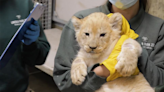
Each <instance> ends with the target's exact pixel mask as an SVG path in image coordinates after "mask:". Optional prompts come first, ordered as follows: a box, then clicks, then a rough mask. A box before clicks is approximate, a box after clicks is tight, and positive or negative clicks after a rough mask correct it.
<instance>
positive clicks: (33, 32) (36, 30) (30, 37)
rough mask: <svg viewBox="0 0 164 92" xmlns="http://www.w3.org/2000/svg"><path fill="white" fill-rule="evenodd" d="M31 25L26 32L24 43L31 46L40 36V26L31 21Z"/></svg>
mask: <svg viewBox="0 0 164 92" xmlns="http://www.w3.org/2000/svg"><path fill="white" fill-rule="evenodd" d="M30 23H31V24H30V25H29V27H28V29H27V30H26V31H25V33H24V36H23V40H22V42H23V43H24V44H25V45H30V44H31V43H33V42H35V41H36V40H37V38H38V37H39V34H40V26H39V23H38V22H37V21H36V20H34V19H33V18H32V19H31V22H30Z"/></svg>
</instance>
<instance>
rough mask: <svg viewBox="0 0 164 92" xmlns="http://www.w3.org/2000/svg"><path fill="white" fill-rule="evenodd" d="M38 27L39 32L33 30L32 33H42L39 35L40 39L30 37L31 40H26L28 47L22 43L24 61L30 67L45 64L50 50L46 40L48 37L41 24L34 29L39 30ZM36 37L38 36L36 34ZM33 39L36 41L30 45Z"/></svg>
mask: <svg viewBox="0 0 164 92" xmlns="http://www.w3.org/2000/svg"><path fill="white" fill-rule="evenodd" d="M37 27H40V28H38V30H32V31H35V32H37V31H40V33H38V36H39V37H37V38H35V37H33V36H31V35H30V36H29V38H30V39H28V38H26V39H27V43H28V45H26V44H24V43H22V61H23V62H25V64H27V65H30V66H34V65H41V64H43V63H44V62H45V60H46V57H47V55H48V52H49V49H50V45H49V42H48V41H47V39H46V36H45V34H44V31H43V29H42V27H41V24H37V26H35V27H34V28H33V29H37ZM30 31H31V29H30ZM29 34H30V33H29ZM29 34H28V35H29ZM31 34H32V32H31ZM34 35H36V34H35V33H34ZM33 38H35V39H36V40H35V41H34V42H32V43H31V44H29V43H30V41H31V39H33ZM25 43H26V42H25Z"/></svg>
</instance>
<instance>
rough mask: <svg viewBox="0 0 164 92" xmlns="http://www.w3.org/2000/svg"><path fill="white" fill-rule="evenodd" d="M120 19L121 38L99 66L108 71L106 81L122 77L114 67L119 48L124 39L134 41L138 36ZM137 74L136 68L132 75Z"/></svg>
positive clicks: (125, 21) (109, 15)
mask: <svg viewBox="0 0 164 92" xmlns="http://www.w3.org/2000/svg"><path fill="white" fill-rule="evenodd" d="M112 15H113V14H112V13H110V14H108V15H107V16H108V17H111V16H112ZM122 19H123V23H122V32H121V37H120V39H119V40H118V42H117V43H116V45H115V47H114V49H113V51H112V52H111V54H110V55H109V57H108V59H106V60H105V61H103V62H102V63H101V64H100V65H102V64H103V65H104V66H105V67H106V68H107V69H108V70H109V71H110V76H108V77H107V81H111V80H114V79H116V78H118V77H122V76H121V75H120V74H119V73H118V72H117V71H116V69H115V65H116V64H117V56H118V55H119V53H120V52H121V46H122V44H123V42H124V41H125V40H126V39H128V38H132V39H136V38H137V37H138V34H136V33H135V32H134V31H133V30H132V29H130V25H129V23H128V21H127V20H126V19H125V17H124V16H122ZM137 74H139V70H138V68H137V69H136V71H135V73H134V74H133V75H137Z"/></svg>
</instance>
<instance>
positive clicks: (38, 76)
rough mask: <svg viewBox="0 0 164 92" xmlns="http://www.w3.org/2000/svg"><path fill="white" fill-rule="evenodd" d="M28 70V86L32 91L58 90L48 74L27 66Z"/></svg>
mask: <svg viewBox="0 0 164 92" xmlns="http://www.w3.org/2000/svg"><path fill="white" fill-rule="evenodd" d="M28 70H29V76H30V77H29V88H30V89H32V90H33V91H34V92H60V91H59V89H58V88H57V86H56V84H55V83H54V81H53V78H52V77H51V76H50V75H48V74H46V73H44V72H42V71H40V70H39V69H37V68H34V67H28ZM33 91H32V92H33Z"/></svg>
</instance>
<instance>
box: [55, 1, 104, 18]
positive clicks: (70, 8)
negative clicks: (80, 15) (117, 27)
mask: <svg viewBox="0 0 164 92" xmlns="http://www.w3.org/2000/svg"><path fill="white" fill-rule="evenodd" d="M105 2H106V0H56V7H55V8H56V10H55V11H56V13H57V16H58V18H60V19H62V20H65V21H68V20H69V19H70V18H71V17H72V15H73V14H75V13H76V12H77V11H80V10H84V9H89V8H92V7H96V6H99V5H102V4H104V3H105Z"/></svg>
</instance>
